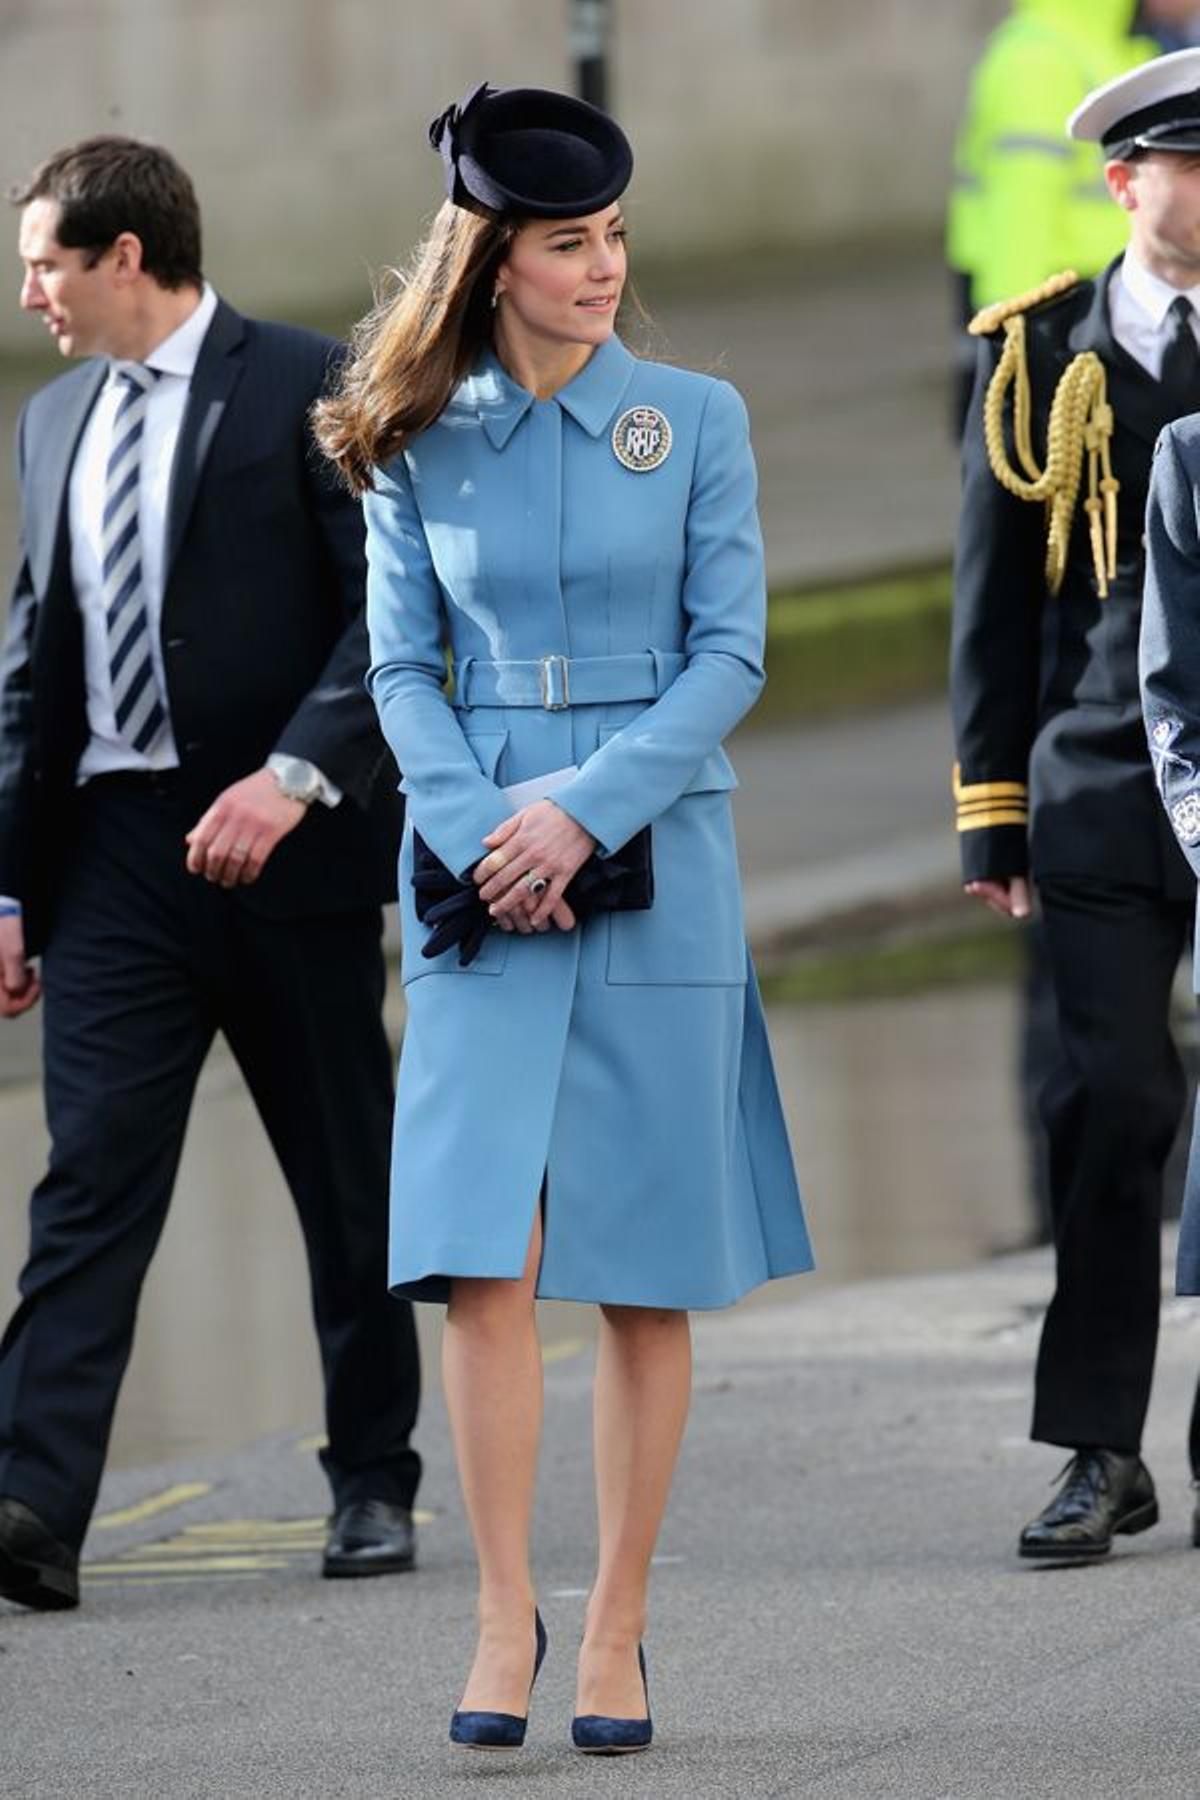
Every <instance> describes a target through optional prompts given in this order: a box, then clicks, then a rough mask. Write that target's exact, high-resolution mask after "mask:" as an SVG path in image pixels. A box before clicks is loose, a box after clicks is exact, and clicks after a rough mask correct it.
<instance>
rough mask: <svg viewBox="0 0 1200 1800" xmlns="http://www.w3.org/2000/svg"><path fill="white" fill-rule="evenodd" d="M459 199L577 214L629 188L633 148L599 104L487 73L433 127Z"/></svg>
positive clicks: (561, 215)
mask: <svg viewBox="0 0 1200 1800" xmlns="http://www.w3.org/2000/svg"><path fill="white" fill-rule="evenodd" d="M429 141H430V143H431V144H432V145H433V147H434V149H435V150H440V152H441V156H442V161H443V163H444V164H445V166H446V192H447V194H449V196H450V198H451V200H453V201H454V203H455V205H456V206H465V207H467V208H473V207H479V206H482V207H486V208H487V209H488V210H489V211H490V212H495V213H502V214H503V213H508V214H517V215H519V216H521V217H526V218H533V219H573V218H578V217H580V216H581V215H582V214H585V213H594V212H599V211H600V209H601V207H604V206H607V205H608V204H609V203H610V201H613V200H615V199H616V198H617V195H618V194H622V193H624V191H625V189H626V188H627V187H628V185H629V177H630V175H631V174H632V173H633V151H632V150H631V149H630V147H629V140H628V138H627V137H626V136H625V133H624V132H623V131H622V130H621V127H620V126H619V125H618V124H616V123H615V121H614V120H612V119H610V118H609V116H608V114H607V113H604V112H601V111H600V110H599V108H598V107H595V106H589V105H588V104H587V102H586V101H584V100H576V99H575V98H574V96H573V95H571V94H552V93H548V92H547V91H546V90H545V89H543V88H504V89H496V88H491V87H489V86H488V84H487V82H486V81H485V82H484V83H483V85H482V86H481V87H477V88H476V89H475V92H474V93H473V94H469V95H468V96H467V97H466V98H465V99H464V100H462V101H460V102H459V104H458V105H457V106H448V107H447V108H446V110H445V112H444V113H442V114H441V116H440V117H439V118H436V119H435V120H434V121H433V124H432V125H431V126H430V127H429Z"/></svg>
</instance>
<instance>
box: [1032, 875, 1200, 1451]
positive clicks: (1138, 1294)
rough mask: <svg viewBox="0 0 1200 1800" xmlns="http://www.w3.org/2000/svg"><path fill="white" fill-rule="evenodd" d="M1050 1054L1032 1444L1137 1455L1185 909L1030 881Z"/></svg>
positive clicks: (1177, 1107)
mask: <svg viewBox="0 0 1200 1800" xmlns="http://www.w3.org/2000/svg"><path fill="white" fill-rule="evenodd" d="M1039 890H1040V893H1041V900H1042V912H1043V918H1044V924H1045V934H1046V946H1047V950H1048V953H1049V960H1050V967H1051V970H1052V973H1053V978H1054V988H1055V995H1056V998H1057V1001H1058V1014H1059V1032H1060V1049H1061V1056H1060V1059H1059V1062H1058V1065H1057V1067H1056V1068H1055V1069H1054V1070H1053V1072H1052V1073H1051V1075H1050V1076H1049V1079H1048V1080H1047V1081H1046V1084H1045V1086H1044V1088H1043V1091H1042V1096H1041V1110H1042V1118H1043V1121H1044V1123H1045V1127H1046V1132H1047V1137H1048V1140H1049V1176H1050V1202H1051V1210H1052V1214H1053V1227H1054V1242H1055V1249H1056V1256H1057V1284H1056V1287H1055V1292H1054V1298H1053V1300H1052V1301H1051V1303H1050V1309H1049V1311H1048V1312H1047V1314H1046V1321H1045V1325H1044V1327H1043V1330H1042V1338H1041V1345H1040V1348H1039V1351H1038V1360H1037V1375H1036V1384H1035V1396H1034V1413H1033V1432H1032V1435H1033V1436H1034V1437H1035V1438H1038V1439H1041V1440H1042V1441H1043V1442H1045V1443H1051V1444H1062V1445H1064V1446H1066V1447H1068V1448H1072V1449H1078V1448H1084V1447H1086V1446H1103V1447H1105V1448H1107V1449H1110V1450H1122V1451H1127V1452H1134V1451H1137V1450H1138V1449H1139V1447H1140V1445H1141V1438H1142V1427H1143V1425H1144V1423H1145V1418H1146V1409H1147V1406H1148V1404H1149V1400H1150V1382H1151V1377H1152V1374H1153V1369H1154V1353H1155V1349H1156V1346H1157V1341H1158V1311H1159V1294H1160V1289H1161V1279H1162V1278H1161V1261H1160V1259H1161V1245H1160V1237H1161V1223H1162V1175H1163V1168H1164V1165H1165V1163H1166V1160H1167V1156H1168V1154H1169V1153H1170V1149H1171V1145H1172V1142H1173V1140H1174V1137H1175V1133H1176V1131H1177V1129H1178V1126H1179V1121H1180V1117H1181V1114H1182V1111H1183V1104H1184V1096H1185V1082H1184V1076H1183V1070H1182V1067H1181V1065H1180V1060H1179V1056H1178V1053H1177V1051H1176V1049H1175V1045H1174V1043H1173V1041H1172V1038H1171V1033H1170V1026H1169V1006H1170V993H1171V985H1172V982H1173V980H1174V976H1175V971H1176V968H1177V967H1178V964H1179V958H1180V956H1181V954H1182V952H1183V950H1184V948H1185V946H1186V944H1187V942H1188V936H1189V932H1190V929H1191V920H1192V907H1191V904H1190V903H1189V902H1185V901H1178V900H1169V899H1166V898H1164V897H1163V896H1162V895H1161V894H1159V893H1156V892H1153V891H1150V890H1146V889H1140V888H1135V887H1122V886H1120V885H1118V884H1117V883H1115V882H1112V883H1110V882H1099V881H1088V880H1084V879H1070V880H1067V879H1061V878H1060V879H1054V880H1046V881H1042V882H1040V883H1039Z"/></svg>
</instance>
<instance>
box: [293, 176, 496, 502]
mask: <svg viewBox="0 0 1200 1800" xmlns="http://www.w3.org/2000/svg"><path fill="white" fill-rule="evenodd" d="M517 229H518V226H517V223H516V222H515V221H513V220H511V219H498V218H496V217H495V216H494V215H493V214H490V213H475V212H467V211H466V210H465V209H464V208H462V207H460V206H454V205H453V204H452V203H451V202H450V201H449V200H447V201H445V202H444V203H443V205H442V206H441V207H440V209H439V210H438V213H437V215H436V217H435V218H434V221H433V225H432V226H431V228H430V231H429V235H428V236H427V237H426V238H425V240H424V242H423V243H422V244H420V245H418V247H417V249H416V251H415V252H414V254H413V258H412V262H411V264H410V266H409V268H408V270H407V272H406V273H403V274H399V275H397V276H396V277H395V279H396V281H397V282H398V286H397V288H396V289H395V291H394V292H392V293H389V294H385V295H383V296H382V297H381V298H380V299H379V300H378V301H377V303H376V305H375V306H374V308H373V309H372V310H371V312H369V313H368V314H367V316H366V318H365V319H363V320H362V321H361V323H360V324H359V325H358V326H357V327H356V328H355V332H354V336H353V339H352V342H351V347H350V355H349V356H348V358H347V359H346V362H345V363H344V364H343V366H342V370H341V373H340V376H339V378H338V381H337V385H336V387H335V388H334V390H333V391H332V392H331V393H330V394H328V395H327V396H326V397H325V398H324V399H323V400H319V401H318V402H317V404H316V406H315V407H314V408H313V429H314V431H315V433H316V439H317V442H318V444H320V446H321V448H322V450H323V451H324V452H325V454H326V456H328V457H329V458H330V460H331V461H332V462H333V463H335V464H336V465H337V467H338V469H339V470H340V471H341V474H342V477H343V479H344V480H345V482H346V484H347V486H348V487H349V488H350V490H351V492H352V493H355V494H361V493H362V492H363V491H364V489H366V488H369V487H371V486H372V480H371V473H372V470H373V469H374V468H376V467H377V466H378V465H379V464H380V463H384V462H387V461H388V459H389V458H390V457H393V456H395V455H396V454H397V453H398V452H399V451H401V450H403V448H404V446H405V445H406V444H407V443H408V442H409V441H410V440H411V439H412V438H414V437H415V436H416V434H417V433H418V432H419V431H424V429H425V428H426V426H427V425H432V424H433V422H434V420H435V419H436V418H437V417H438V416H439V414H440V413H441V412H442V409H443V408H444V407H445V405H446V402H447V401H448V400H449V398H450V396H451V394H452V393H453V392H454V390H455V388H456V387H457V386H458V384H459V382H460V381H462V379H463V377H464V376H465V375H466V374H467V373H468V372H469V370H470V369H471V367H472V365H473V364H474V362H475V360H476V358H477V357H478V355H479V352H480V350H482V349H483V347H484V345H485V344H488V343H490V342H491V337H492V290H493V288H494V286H495V278H496V271H497V269H498V268H499V266H500V264H501V262H502V261H503V260H504V257H505V254H506V253H507V250H508V247H509V245H510V244H511V242H512V240H513V237H514V236H515V235H516V232H517Z"/></svg>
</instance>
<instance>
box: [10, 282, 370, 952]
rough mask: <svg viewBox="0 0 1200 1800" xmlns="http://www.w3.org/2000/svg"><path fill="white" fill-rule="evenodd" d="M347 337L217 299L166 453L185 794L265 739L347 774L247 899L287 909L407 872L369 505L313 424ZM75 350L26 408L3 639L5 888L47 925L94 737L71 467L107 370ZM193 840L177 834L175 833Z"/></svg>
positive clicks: (193, 799) (207, 790)
mask: <svg viewBox="0 0 1200 1800" xmlns="http://www.w3.org/2000/svg"><path fill="white" fill-rule="evenodd" d="M336 353H337V346H336V345H334V344H333V342H332V341H331V340H329V339H327V338H323V337H320V336H318V335H317V334H316V333H314V332H310V331H301V330H297V329H294V328H292V327H289V326H283V325H273V324H264V323H262V322H259V321H256V320H250V319H243V318H241V317H240V316H239V315H238V314H237V313H236V312H235V311H234V310H233V308H232V307H230V306H227V305H226V304H225V303H224V302H223V301H222V302H220V303H219V304H218V307H217V311H216V314H215V316H214V318H213V321H212V324H211V326H210V327H209V330H208V333H207V335H206V337H205V340H204V343H203V345H202V347H201V351H200V357H199V360H198V361H197V364H196V369H195V373H194V375H193V377H192V384H191V390H190V393H189V397H188V402H187V408H186V411H185V414H184V419H183V425H182V428H181V431H180V436H179V444H178V448H177V451H176V456H175V465H174V470H173V475H172V486H171V495H170V502H169V512H168V529H167V540H168V541H167V551H166V564H165V575H164V583H165V586H164V596H163V610H162V627H161V629H162V643H163V654H164V659H165V664H166V671H167V687H168V699H169V704H170V711H171V720H172V724H173V727H174V732H175V738H176V743H177V745H178V748H179V755H180V760H181V769H182V780H183V784H184V789H185V795H186V799H187V803H188V805H189V807H190V808H191V809H192V810H193V812H194V816H195V817H196V818H199V816H200V814H201V812H203V810H204V809H205V807H206V806H208V805H209V803H210V802H211V801H212V800H213V799H214V797H215V796H216V795H217V794H218V793H219V792H220V790H221V789H222V788H224V787H226V786H228V784H229V783H230V782H232V781H236V780H238V779H239V778H240V777H242V776H244V775H247V774H249V773H250V772H251V771H252V770H254V769H256V768H259V767H261V765H262V764H263V762H264V761H265V760H266V758H267V756H268V755H269V754H270V753H271V752H272V751H275V750H279V751H286V752H289V753H291V754H292V755H295V756H302V757H306V758H307V759H308V760H309V761H311V762H313V763H316V764H317V765H318V767H319V768H320V769H321V770H322V771H323V772H324V773H325V774H326V775H328V776H329V778H330V780H332V781H334V782H336V784H337V785H338V786H339V787H340V788H341V789H342V790H343V792H344V796H345V797H344V799H343V800H342V803H341V805H339V806H337V807H336V808H333V809H332V810H331V809H328V808H326V807H324V806H322V805H321V804H320V803H319V802H318V803H317V804H315V805H314V806H312V807H311V808H310V809H309V815H308V817H307V818H306V819H304V820H303V821H302V822H301V824H300V825H299V826H298V827H297V828H296V830H295V831H293V832H292V833H291V834H290V835H289V836H288V837H287V838H285V839H284V841H283V842H282V843H281V844H280V845H279V847H278V848H277V850H276V851H275V853H274V855H273V856H272V858H271V859H270V861H269V862H268V864H267V867H266V869H265V871H264V873H263V875H262V876H261V878H260V879H259V881H258V882H257V883H255V884H254V885H252V886H249V887H245V888H239V889H237V890H236V892H237V894H238V897H239V899H241V900H242V901H243V902H244V903H245V904H246V905H248V906H251V907H253V908H255V909H256V910H259V911H261V912H264V913H266V914H268V915H273V916H278V917H285V916H298V915H303V914H311V913H322V912H337V911H342V910H345V909H349V908H353V907H363V906H371V905H375V904H377V903H378V902H380V901H381V900H383V899H386V898H389V897H391V896H393V895H394V893H395V863H396V849H397V844H398V836H399V825H400V801H399V798H398V795H397V792H396V787H397V774H396V769H395V765H394V763H393V762H392V759H391V755H390V752H389V751H388V750H387V748H386V745H385V744H384V741H383V738H382V737H381V735H380V733H379V729H378V725H377V722H376V717H375V711H374V707H373V706H372V704H371V701H370V699H369V697H368V696H367V694H366V692H365V689H364V687H363V676H364V674H365V672H366V667H367V660H368V653H367V639H366V624H365V617H364V612H363V605H364V596H365V578H366V565H365V552H364V531H363V524H362V516H361V509H360V507H359V506H358V504H357V503H356V502H355V501H353V500H351V499H350V498H349V496H348V495H346V494H345V493H343V492H342V491H341V490H340V489H339V488H338V487H337V486H336V484H335V482H334V481H333V479H332V476H331V473H330V471H329V469H328V466H327V465H326V464H325V463H324V462H323V460H322V459H321V457H320V455H319V453H318V452H317V450H316V448H315V445H314V444H313V441H312V437H311V433H310V430H309V426H308V411H309V408H310V406H311V405H312V402H313V400H314V399H315V398H316V397H317V395H318V393H319V392H320V390H321V388H322V385H323V383H324V381H325V379H326V376H327V372H328V369H329V366H330V361H331V358H332V357H334V356H335V355H336ZM105 373H106V369H105V365H104V363H103V362H100V361H91V362H88V363H85V364H81V365H80V366H79V367H77V368H74V369H72V370H70V371H69V372H68V373H67V374H65V375H62V376H60V377H59V379H58V380H57V381H53V382H51V383H50V385H49V386H48V387H45V388H43V389H41V390H40V391H39V392H38V393H36V394H35V395H34V396H33V398H32V399H31V400H30V401H29V403H28V405H27V406H26V408H25V410H24V413H23V415H22V418H21V422H20V426H19V429H18V441H17V458H18V473H19V478H20V484H21V518H22V531H21V538H22V541H21V557H20V566H19V569H18V573H17V579H16V586H15V589H14V593H13V599H12V606H11V611H10V614H9V621H8V631H7V635H6V641H5V646H4V651H3V659H2V661H0V893H10V894H16V895H17V896H18V897H19V898H20V899H21V900H22V901H23V902H24V904H25V910H26V935H27V940H28V943H29V945H30V946H31V947H34V948H36V947H37V946H38V945H39V944H40V943H41V942H42V941H44V936H45V931H46V929H47V925H48V922H49V919H50V917H51V915H52V910H53V901H54V894H55V889H56V886H57V884H58V882H59V880H60V879H61V873H62V868H63V863H64V857H65V855H67V854H69V850H70V843H71V838H72V830H73V817H74V808H75V801H76V789H75V770H76V767H77V764H78V761H79V757H80V754H81V752H82V750H83V748H84V745H85V743H86V741H87V718H86V709H85V691H84V671H83V637H82V622H81V618H80V614H79V608H78V606H77V604H76V600H75V595H74V591H73V588H72V582H71V561H70V543H69V521H68V503H67V494H68V478H69V475H70V470H71V464H72V462H73V460H74V456H75V452H76V449H77V447H78V444H79V440H80V436H81V434H82V432H83V428H84V425H85V424H86V422H87V418H88V415H89V413H90V412H91V409H92V406H93V404H94V402H95V400H96V396H97V394H98V393H99V391H100V388H101V386H102V384H103V382H104V379H105ZM181 854H182V850H181Z"/></svg>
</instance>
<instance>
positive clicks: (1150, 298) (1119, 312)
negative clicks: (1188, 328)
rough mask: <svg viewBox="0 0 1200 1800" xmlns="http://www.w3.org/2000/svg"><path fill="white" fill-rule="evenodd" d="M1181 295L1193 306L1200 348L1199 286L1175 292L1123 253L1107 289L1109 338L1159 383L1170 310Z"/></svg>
mask: <svg viewBox="0 0 1200 1800" xmlns="http://www.w3.org/2000/svg"><path fill="white" fill-rule="evenodd" d="M1180 294H1184V295H1186V297H1187V298H1188V299H1189V300H1190V301H1191V303H1192V330H1193V332H1194V333H1195V335H1196V342H1197V344H1200V285H1197V286H1196V287H1192V288H1174V287H1172V286H1171V285H1170V283H1169V282H1166V281H1164V280H1163V279H1162V277H1161V276H1159V275H1152V274H1151V273H1150V271H1149V269H1147V268H1146V267H1145V266H1144V265H1143V264H1142V263H1140V262H1139V261H1138V259H1137V258H1136V257H1135V256H1134V254H1133V251H1132V250H1126V252H1125V255H1124V256H1123V257H1122V259H1121V266H1120V268H1119V269H1117V270H1116V272H1115V273H1114V275H1113V278H1112V281H1111V282H1110V283H1109V289H1108V310H1109V322H1110V324H1111V325H1112V334H1113V336H1114V337H1115V338H1116V340H1117V342H1118V344H1120V346H1121V348H1122V350H1127V351H1128V352H1129V354H1130V356H1132V357H1133V359H1134V361H1135V362H1139V363H1141V365H1142V367H1143V369H1145V370H1146V372H1147V374H1149V375H1153V377H1154V379H1155V381H1157V380H1158V378H1159V375H1160V374H1161V372H1162V359H1163V352H1164V350H1165V349H1166V347H1167V345H1168V343H1169V342H1170V340H1171V337H1172V335H1173V333H1174V330H1175V321H1174V319H1172V318H1171V316H1170V313H1171V307H1172V306H1173V304H1174V303H1175V301H1176V300H1178V298H1179V296H1180Z"/></svg>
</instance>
